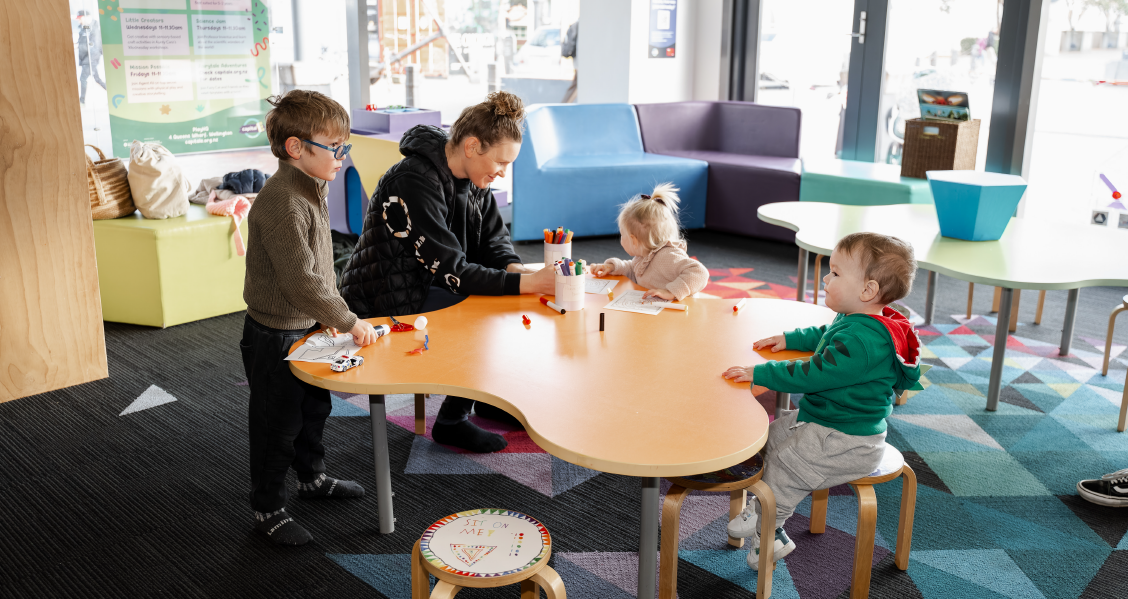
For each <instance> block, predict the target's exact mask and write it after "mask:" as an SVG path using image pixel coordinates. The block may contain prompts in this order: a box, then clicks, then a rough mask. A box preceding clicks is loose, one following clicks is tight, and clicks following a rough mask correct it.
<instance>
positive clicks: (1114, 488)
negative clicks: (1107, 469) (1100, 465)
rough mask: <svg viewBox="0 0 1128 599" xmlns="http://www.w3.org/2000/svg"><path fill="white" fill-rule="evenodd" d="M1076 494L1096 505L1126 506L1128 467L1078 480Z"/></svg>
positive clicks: (1127, 500) (1127, 497)
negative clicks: (1092, 477) (1096, 476)
mask: <svg viewBox="0 0 1128 599" xmlns="http://www.w3.org/2000/svg"><path fill="white" fill-rule="evenodd" d="M1077 494H1078V495H1080V496H1081V498H1082V499H1085V500H1087V501H1091V502H1093V503H1095V504H1098V505H1107V506H1109V507H1128V468H1125V469H1123V470H1117V471H1116V472H1113V473H1112V474H1106V475H1104V476H1102V477H1100V478H1099V479H1097V480H1083V481H1080V482H1078V483H1077Z"/></svg>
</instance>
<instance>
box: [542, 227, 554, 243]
mask: <svg viewBox="0 0 1128 599" xmlns="http://www.w3.org/2000/svg"><path fill="white" fill-rule="evenodd" d="M544 242H545V243H552V231H549V230H548V229H545V230H544Z"/></svg>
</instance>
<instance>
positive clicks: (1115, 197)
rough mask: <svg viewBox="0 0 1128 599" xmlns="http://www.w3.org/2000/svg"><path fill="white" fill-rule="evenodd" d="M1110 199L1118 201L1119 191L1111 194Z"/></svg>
mask: <svg viewBox="0 0 1128 599" xmlns="http://www.w3.org/2000/svg"><path fill="white" fill-rule="evenodd" d="M1112 199H1114V200H1119V199H1120V192H1119V191H1114V192H1112Z"/></svg>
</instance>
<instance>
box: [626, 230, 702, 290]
mask: <svg viewBox="0 0 1128 599" xmlns="http://www.w3.org/2000/svg"><path fill="white" fill-rule="evenodd" d="M687 247H688V246H687V245H686V243H685V240H682V239H679V240H677V241H667V242H666V245H664V246H662V247H660V248H658V249H656V250H654V251H652V252H650V254H649V255H647V256H646V257H644V258H639V257H637V256H635V257H634V258H631V259H630V260H620V259H618V258H608V259H607V262H606V263H605V264H606V265H607V266H609V267H611V268H612V269H613V270H612V271H611V274H613V275H626V276H627V278H629V279H630V280H631V282H633V283H635V284H636V285H642V286H643V287H646V288H647V289H668V290H669V291H670V292H671V293H673V294H674V297H676V298H678V301H681V300H683V299H685V298H687V297H689V296H691V295H693V294H694V293H697V292H698V291H701V290H702V289H704V288H705V286H706V285H708V284H709V270H708V269H706V268H705V265H704V264H702V263H700V262H698V261H697V260H694V259H693V258H690V257H689V254H687V253H686V252H685V250H686V248H687Z"/></svg>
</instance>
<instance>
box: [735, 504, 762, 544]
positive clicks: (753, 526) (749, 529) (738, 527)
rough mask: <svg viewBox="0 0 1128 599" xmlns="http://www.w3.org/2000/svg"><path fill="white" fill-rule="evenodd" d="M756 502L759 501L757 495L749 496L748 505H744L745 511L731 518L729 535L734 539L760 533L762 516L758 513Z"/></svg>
mask: <svg viewBox="0 0 1128 599" xmlns="http://www.w3.org/2000/svg"><path fill="white" fill-rule="evenodd" d="M754 502H755V503H759V501H758V500H757V499H756V498H755V497H750V498H748V505H746V506H744V511H743V512H740V513H739V514H737V515H736V517H735V518H733V519H732V520H729V523H728V536H730V537H732V538H734V539H746V538H748V537H751V536H755V535H756V534H759V532H760V517H759V516H757V515H756V506H755V505H754Z"/></svg>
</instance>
